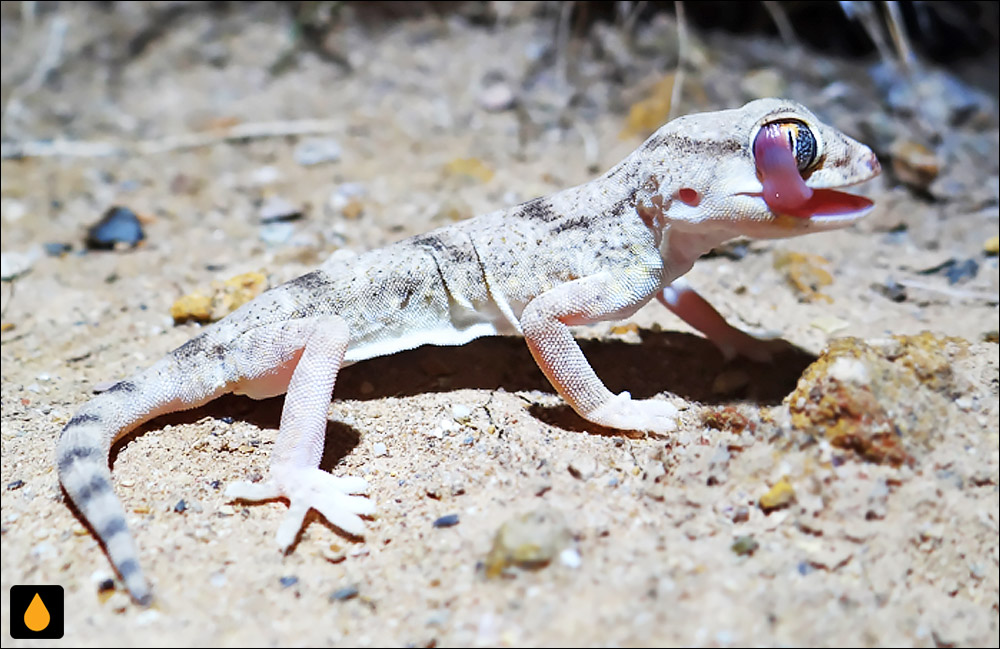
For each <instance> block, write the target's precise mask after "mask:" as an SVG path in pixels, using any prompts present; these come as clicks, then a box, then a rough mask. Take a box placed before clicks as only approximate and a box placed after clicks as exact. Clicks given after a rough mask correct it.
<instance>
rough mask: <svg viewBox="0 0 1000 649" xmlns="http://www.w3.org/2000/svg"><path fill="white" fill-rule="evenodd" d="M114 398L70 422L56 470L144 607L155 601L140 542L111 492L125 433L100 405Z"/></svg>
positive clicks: (85, 408)
mask: <svg viewBox="0 0 1000 649" xmlns="http://www.w3.org/2000/svg"><path fill="white" fill-rule="evenodd" d="M113 389H114V388H112V390H113ZM113 395H114V393H113V392H110V393H109V392H105V393H104V394H102V395H99V396H98V397H96V398H95V399H94V400H92V401H90V402H89V403H88V404H86V405H85V406H83V408H82V409H81V410H80V411H79V412H78V413H77V414H76V415H75V416H74V417H73V418H72V419H70V420H69V422H68V423H67V424H66V426H65V427H64V428H63V430H62V433H61V435H60V437H59V443H58V445H57V446H56V467H57V468H58V471H59V482H61V483H62V486H63V489H65V491H66V494H67V495H68V496H69V498H70V500H71V501H73V504H74V505H76V508H77V509H78V510H79V512H80V514H81V515H82V516H83V518H84V521H85V522H86V523H87V524H88V525H89V526H90V527H91V529H92V530H93V532H94V534H95V535H96V536H97V539H98V541H99V542H100V543H101V545H103V546H104V550H105V551H106V552H107V555H108V558H109V559H110V560H111V564H112V565H113V566H114V568H115V570H116V571H117V572H118V575H119V576H120V577H121V579H122V581H123V582H124V583H125V587H126V588H127V589H128V592H129V593H130V594H131V595H132V597H133V598H134V599H135V601H136V602H138V603H139V604H142V605H144V606H145V605H148V604H150V603H151V602H152V599H153V594H152V591H151V590H150V587H149V583H148V582H147V581H146V578H145V576H144V575H143V574H142V569H141V568H140V567H139V554H138V551H137V549H136V545H135V541H133V539H132V534H131V533H130V532H129V529H128V524H127V523H126V521H125V510H124V509H123V508H122V504H121V502H120V501H119V500H118V497H117V496H116V495H115V492H114V490H113V489H112V487H111V471H110V470H109V468H108V451H109V449H110V447H111V441H112V438H113V437H117V436H119V434H120V429H119V427H118V426H116V425H115V422H112V421H106V418H107V413H108V412H109V411H112V412H113V410H112V409H109V408H107V407H103V408H102V407H101V405H102V404H101V402H102V401H105V400H107V399H108V398H114V396H113ZM102 413H103V414H102Z"/></svg>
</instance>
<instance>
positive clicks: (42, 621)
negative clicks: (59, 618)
mask: <svg viewBox="0 0 1000 649" xmlns="http://www.w3.org/2000/svg"><path fill="white" fill-rule="evenodd" d="M49 620H51V617H50V616H49V609H47V608H45V604H44V603H43V602H42V598H41V597H39V596H38V593H35V597H34V598H33V599H32V600H31V603H30V604H28V608H27V610H25V611H24V626H26V627H28V628H29V629H31V630H32V631H34V632H35V633H38V632H39V631H41V630H42V629H44V628H45V627H47V626H48V625H49Z"/></svg>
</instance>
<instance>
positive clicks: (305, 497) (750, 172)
mask: <svg viewBox="0 0 1000 649" xmlns="http://www.w3.org/2000/svg"><path fill="white" fill-rule="evenodd" d="M878 172H879V166H878V161H877V160H876V158H875V156H874V154H873V153H872V152H871V150H869V149H868V148H867V147H865V146H864V145H862V144H860V143H858V142H856V141H854V140H852V139H850V138H848V137H847V136H846V135H844V134H842V133H840V132H839V131H837V130H836V129H833V128H832V127H830V126H827V125H825V124H823V123H822V122H820V121H819V120H818V119H816V117H815V116H814V115H813V114H812V113H811V112H809V111H808V110H807V109H806V108H804V107H802V106H800V105H799V104H796V103H794V102H791V101H787V100H779V99H763V100H757V101H754V102H751V103H749V104H747V105H746V106H744V107H743V108H741V109H737V110H728V111H720V112H715V113H702V114H695V115H689V116H686V117H682V118H678V119H676V120H674V121H672V122H670V123H668V124H666V125H665V126H663V127H662V128H661V129H660V130H658V131H657V132H656V133H654V134H653V135H652V136H651V137H650V138H649V139H648V140H647V141H646V142H645V143H644V144H643V145H641V146H640V147H639V148H638V149H637V150H636V151H635V152H633V153H632V154H631V155H629V156H628V157H627V158H625V159H624V160H623V161H622V162H620V163H619V164H618V165H616V166H615V167H614V168H612V169H611V170H610V171H608V172H607V173H606V174H604V175H603V176H601V177H599V178H597V179H595V180H593V181H591V182H589V183H586V184H583V185H580V186H578V187H574V188H570V189H566V190H564V191H561V192H558V193H556V194H553V195H551V196H548V197H542V198H537V199H534V200H531V201H528V202H526V203H523V204H521V205H518V206H515V207H512V208H509V209H504V210H499V211H496V212H492V213H489V214H486V215H483V216H479V217H476V218H473V219H470V220H467V221H464V222H460V223H456V224H453V225H449V226H446V227H443V228H440V229H437V230H434V231H432V232H429V233H426V234H423V235H418V236H415V237H411V238H409V239H406V240H404V241H400V242H398V243H395V244H392V245H390V246H388V247H386V248H382V249H380V250H374V251H370V252H366V253H363V254H360V255H358V256H356V257H353V258H350V259H344V258H343V257H340V256H335V257H334V258H331V259H330V260H329V261H327V262H326V263H324V264H323V265H321V266H320V267H319V268H318V269H316V270H314V271H313V272H311V273H308V274H306V275H303V276H301V277H299V278H298V279H295V280H292V281H290V282H288V283H286V284H283V285H281V286H278V287H276V288H274V289H271V290H270V291H268V292H266V293H264V294H262V295H261V296H260V297H258V298H257V299H256V300H254V301H252V302H251V303H249V304H246V305H244V306H243V307H241V308H240V309H238V310H237V311H235V312H233V313H232V314H230V315H229V316H227V317H226V318H224V319H223V320H221V321H219V322H217V323H215V324H214V325H212V326H210V327H208V328H206V329H205V331H204V332H202V333H201V334H199V335H198V336H197V337H195V338H193V339H192V340H190V341H188V342H187V343H185V344H184V345H182V346H181V347H179V348H177V349H176V350H174V351H173V352H171V353H169V354H168V355H167V356H165V357H164V358H163V359H161V360H160V361H158V362H157V363H155V364H154V365H152V366H151V367H149V368H148V369H146V370H143V371H140V372H139V373H137V374H135V375H134V376H132V377H130V378H128V379H125V380H123V381H119V382H118V383H116V384H114V385H113V386H112V387H111V388H109V389H108V390H106V391H105V392H103V393H101V394H98V395H96V396H95V397H94V398H93V399H92V400H90V401H89V402H88V403H86V404H85V405H84V406H82V407H81V408H80V410H79V411H78V412H77V413H76V414H75V416H74V417H73V418H72V419H70V421H69V422H68V423H67V424H66V426H65V427H64V428H63V430H62V433H61V435H60V438H59V441H58V444H57V448H56V465H57V468H58V471H59V479H60V482H61V483H62V486H63V488H64V489H65V492H66V494H67V495H68V496H69V498H70V499H71V500H72V501H73V503H74V504H75V505H76V507H77V508H78V510H79V512H80V513H81V515H82V516H83V518H84V519H85V520H86V522H87V523H88V524H89V526H90V527H91V528H92V530H93V531H94V533H95V534H96V536H97V538H98V539H99V540H100V542H101V543H102V544H103V545H104V548H105V551H106V552H107V555H108V557H109V559H110V560H111V563H112V565H113V566H114V568H115V570H116V571H117V572H118V574H119V575H120V577H121V578H122V581H123V582H124V584H125V587H126V588H127V589H128V591H129V592H130V593H131V595H132V596H133V597H134V598H135V599H136V601H138V602H140V603H148V602H149V601H151V598H152V590H151V588H150V586H149V584H148V582H147V580H146V578H145V576H144V575H143V573H142V570H141V569H140V567H139V561H138V553H137V551H136V547H135V543H134V541H133V539H132V536H131V534H130V533H129V531H128V528H127V525H126V522H125V515H124V510H123V508H122V505H121V503H120V502H119V500H118V498H117V497H116V495H115V493H114V491H113V489H112V486H111V474H110V470H109V467H108V453H109V449H110V447H111V445H112V444H113V443H114V442H115V441H117V440H118V439H121V437H122V436H123V435H125V434H126V433H127V432H129V431H130V430H132V429H134V428H135V427H136V426H138V425H140V424H141V423H143V422H145V421H148V420H150V419H152V418H154V417H157V416H159V415H162V414H165V413H168V412H172V411H176V410H182V409H187V408H194V407H197V406H199V405H202V404H204V403H206V402H208V401H210V400H212V399H215V398H216V397H218V396H221V395H223V394H226V393H230V392H234V393H237V394H245V395H248V396H250V397H253V398H257V399H260V398H266V397H271V396H276V395H279V394H283V393H287V396H286V398H285V404H284V408H283V411H282V416H281V423H280V430H279V433H278V437H277V441H276V443H275V447H274V451H273V453H272V457H271V469H270V476H269V478H268V479H267V480H265V481H262V482H260V483H249V482H240V483H235V484H232V485H229V487H228V488H227V490H226V496H227V498H229V499H234V500H246V501H258V500H268V499H275V498H281V497H283V498H286V499H287V500H288V501H289V510H288V514H287V516H286V518H285V521H284V522H283V523H282V524H281V526H280V527H279V529H278V533H277V542H278V546H279V547H281V548H283V549H286V548H288V547H289V546H290V545H291V544H292V542H293V541H294V538H295V536H296V534H297V533H298V531H299V529H300V527H301V526H302V524H303V520H304V517H305V515H306V513H307V512H308V511H309V510H310V509H311V508H315V509H316V510H317V511H319V512H320V513H321V514H322V515H323V516H324V517H326V519H327V520H328V521H329V522H330V523H332V524H334V525H336V526H337V527H339V528H341V529H342V530H344V531H345V532H347V533H349V534H355V535H360V534H361V533H362V532H363V531H364V522H363V519H362V518H361V516H365V515H369V514H371V513H373V511H374V506H373V504H372V502H371V501H370V500H369V499H368V498H366V497H364V496H363V495H358V494H363V493H365V491H366V489H367V484H366V483H365V482H364V481H363V480H361V479H359V478H350V477H345V478H340V477H334V476H333V475H331V474H329V473H327V472H325V471H322V470H320V469H319V468H318V465H319V461H320V458H321V455H322V450H323V442H324V435H325V430H326V423H327V409H328V406H329V403H330V400H331V395H332V393H333V389H334V384H335V381H336V377H337V372H338V370H339V369H340V368H341V367H343V366H345V365H347V364H350V363H354V362H358V361H363V360H365V359H369V358H373V357H377V356H383V355H387V354H392V353H395V352H398V351H402V350H405V349H411V348H414V347H417V346H420V345H425V344H433V345H461V344H464V343H466V342H469V341H471V340H473V339H475V338H478V337H480V336H487V335H498V334H521V335H523V336H524V338H525V340H526V341H527V344H528V347H529V349H530V351H531V354H532V356H533V357H534V359H535V361H536V362H537V363H538V365H539V367H540V368H541V370H542V371H543V373H544V374H545V375H546V376H547V377H548V379H549V380H550V381H551V383H552V385H553V386H554V387H555V389H556V390H557V391H558V392H559V394H560V395H561V396H562V397H563V398H564V399H565V400H566V401H567V402H568V403H569V405H570V406H572V407H573V408H574V409H575V410H576V411H577V412H578V413H579V414H580V415H581V416H582V417H584V418H585V419H587V420H589V421H591V422H594V423H596V424H600V425H604V426H610V427H613V428H619V429H628V430H639V431H648V432H655V433H665V432H669V431H670V430H672V429H673V428H674V427H675V415H676V409H675V408H674V407H673V406H672V405H670V404H669V402H667V401H665V400H662V399H646V400H633V399H632V398H631V397H630V395H629V394H628V393H627V392H623V393H621V394H617V395H616V394H613V393H612V392H610V391H609V390H608V389H607V388H606V387H605V386H604V384H603V383H602V382H601V380H600V379H599V378H598V377H597V376H596V374H595V373H594V371H593V369H591V367H590V365H589V363H588V362H587V360H586V358H585V357H584V356H583V354H582V352H581V351H580V348H579V346H578V345H577V343H576V342H575V341H574V339H573V337H572V335H571V333H570V330H569V327H571V326H574V325H582V324H588V323H593V322H598V321H602V320H613V319H621V318H625V317H628V316H629V315H631V314H632V313H634V312H635V311H637V310H638V309H639V308H641V307H642V306H643V305H644V304H646V303H647V302H649V301H650V300H651V299H653V298H654V297H655V298H657V299H658V300H659V301H660V302H661V303H663V304H664V305H665V306H667V307H668V308H670V309H671V310H672V311H674V312H675V313H677V314H678V315H679V316H681V317H682V318H683V319H685V320H686V321H688V322H689V323H691V324H692V325H693V326H694V327H695V328H697V329H699V330H700V331H702V332H704V333H705V334H706V335H707V336H708V337H709V338H711V339H712V340H713V341H714V342H716V344H718V345H719V346H720V347H722V348H723V349H724V350H726V351H729V352H737V353H745V354H747V355H750V356H758V357H761V356H766V354H762V353H761V351H760V350H761V347H760V345H759V343H760V341H757V340H756V339H754V338H752V337H750V336H748V335H747V334H745V333H743V332H742V331H740V330H738V329H735V328H734V327H731V326H730V325H728V324H727V323H725V321H724V320H723V319H722V317H721V316H720V315H719V314H718V312H716V311H715V310H714V309H712V307H711V306H709V305H708V303H707V302H705V301H704V300H703V299H702V298H701V297H700V296H698V294H697V293H695V292H694V291H693V290H692V289H691V288H690V287H688V286H687V285H686V284H685V283H684V282H683V280H682V279H680V278H681V276H682V275H683V274H684V273H686V272H687V271H688V270H689V269H690V268H691V266H692V265H693V264H694V262H695V260H697V259H698V257H700V256H701V255H702V254H704V253H706V252H708V251H709V250H711V249H712V248H713V247H715V246H716V245H718V244H720V243H722V242H723V241H725V240H727V239H730V238H733V237H735V236H741V235H744V236H754V237H764V238H776V237H788V236H795V235H799V234H804V233H808V232H817V231H823V230H831V229H835V228H841V227H845V226H847V225H849V224H851V223H853V222H855V221H857V220H858V219H860V218H861V217H862V216H864V214H865V213H867V212H868V210H869V209H870V207H871V202H870V201H867V200H866V199H863V198H859V197H856V196H853V195H850V194H846V193H843V192H839V191H837V188H840V187H845V186H848V185H852V184H855V183H859V182H862V181H865V180H868V179H870V178H872V177H873V176H875V175H876V174H878Z"/></svg>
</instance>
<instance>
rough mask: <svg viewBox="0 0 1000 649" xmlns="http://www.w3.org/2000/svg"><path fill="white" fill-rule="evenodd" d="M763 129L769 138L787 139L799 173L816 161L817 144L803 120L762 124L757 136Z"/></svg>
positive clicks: (758, 135)
mask: <svg viewBox="0 0 1000 649" xmlns="http://www.w3.org/2000/svg"><path fill="white" fill-rule="evenodd" d="M765 131H766V132H767V136H769V137H771V138H776V137H781V138H782V139H785V140H787V141H788V148H789V150H790V151H791V152H792V153H793V154H794V155H795V165H796V166H797V167H798V169H799V172H800V173H801V172H804V171H807V170H808V169H809V168H810V167H812V165H813V163H815V162H816V156H817V154H818V153H819V145H818V144H817V143H816V136H815V135H813V133H812V131H810V130H809V127H808V126H806V124H805V122H800V121H799V120H797V119H790V120H785V121H781V122H771V123H770V124H765V125H764V128H762V129H761V132H760V133H758V134H757V137H758V138H760V137H761V135H763V134H764V133H765Z"/></svg>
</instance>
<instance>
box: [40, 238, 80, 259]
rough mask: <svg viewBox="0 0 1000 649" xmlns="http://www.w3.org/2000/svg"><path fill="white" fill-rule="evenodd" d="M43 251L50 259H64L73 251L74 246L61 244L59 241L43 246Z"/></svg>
mask: <svg viewBox="0 0 1000 649" xmlns="http://www.w3.org/2000/svg"><path fill="white" fill-rule="evenodd" d="M42 249H43V250H44V251H45V254H46V255H48V256H49V257H62V256H63V255H65V254H66V253H68V252H70V251H72V250H73V246H71V245H70V244H68V243H59V242H58V241H50V242H48V243H43V244H42Z"/></svg>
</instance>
